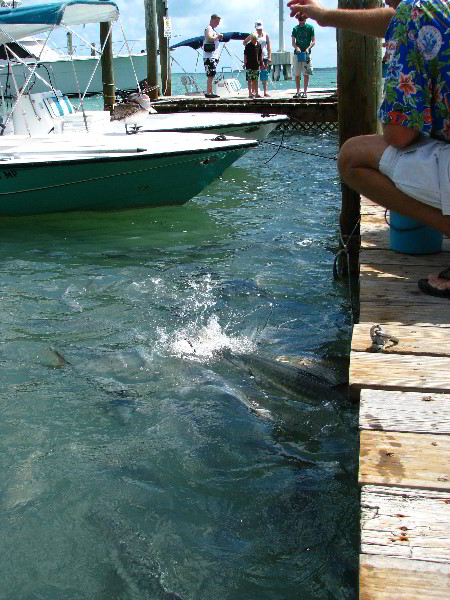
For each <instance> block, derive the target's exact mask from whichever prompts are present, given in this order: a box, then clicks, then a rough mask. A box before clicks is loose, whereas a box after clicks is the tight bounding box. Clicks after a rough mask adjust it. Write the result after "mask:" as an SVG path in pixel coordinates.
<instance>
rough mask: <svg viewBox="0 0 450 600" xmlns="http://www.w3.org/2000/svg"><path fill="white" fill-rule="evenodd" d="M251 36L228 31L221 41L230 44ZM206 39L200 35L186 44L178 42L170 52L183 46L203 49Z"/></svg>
mask: <svg viewBox="0 0 450 600" xmlns="http://www.w3.org/2000/svg"><path fill="white" fill-rule="evenodd" d="M248 35H250V34H249V33H240V32H239V31H228V32H227V33H224V34H223V38H222V39H221V40H220V41H221V42H229V41H230V40H245V38H246V37H247V36H248ZM203 41H204V37H203V36H202V35H199V36H198V37H194V38H189V39H188V40H184V42H178V44H174V45H173V46H170V50H175V48H181V47H182V46H188V47H189V48H193V49H194V50H197V49H198V48H202V47H203Z"/></svg>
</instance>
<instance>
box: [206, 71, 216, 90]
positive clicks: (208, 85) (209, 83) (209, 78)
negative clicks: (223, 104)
mask: <svg viewBox="0 0 450 600" xmlns="http://www.w3.org/2000/svg"><path fill="white" fill-rule="evenodd" d="M213 79H214V78H213V76H212V75H210V76H209V77H208V81H207V83H206V93H207V94H212V84H213Z"/></svg>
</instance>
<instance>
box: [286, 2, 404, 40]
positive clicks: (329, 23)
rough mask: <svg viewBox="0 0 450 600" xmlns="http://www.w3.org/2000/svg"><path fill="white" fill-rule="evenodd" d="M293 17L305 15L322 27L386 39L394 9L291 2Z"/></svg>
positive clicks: (289, 4) (289, 3)
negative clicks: (337, 6) (338, 6)
mask: <svg viewBox="0 0 450 600" xmlns="http://www.w3.org/2000/svg"><path fill="white" fill-rule="evenodd" d="M288 6H289V8H290V9H291V17H295V16H296V15H297V14H298V13H303V14H305V15H306V16H307V17H309V18H310V19H313V20H314V21H316V22H317V23H318V25H320V26H322V27H336V28H337V29H348V30H349V31H355V32H356V33H362V34H364V35H370V36H372V37H380V38H382V37H384V34H385V33H386V29H387V28H388V25H389V23H390V20H391V19H392V17H393V15H394V12H395V11H394V9H392V8H388V7H386V8H368V9H343V8H326V7H325V6H323V5H322V4H320V2H318V1H317V0H290V2H288Z"/></svg>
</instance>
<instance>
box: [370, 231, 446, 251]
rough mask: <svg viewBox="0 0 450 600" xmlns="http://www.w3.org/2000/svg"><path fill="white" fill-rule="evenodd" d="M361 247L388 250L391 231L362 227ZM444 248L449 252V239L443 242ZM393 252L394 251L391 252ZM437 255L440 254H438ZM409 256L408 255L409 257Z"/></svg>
mask: <svg viewBox="0 0 450 600" xmlns="http://www.w3.org/2000/svg"><path fill="white" fill-rule="evenodd" d="M361 236H362V237H361V246H363V247H364V248H371V247H377V248H383V249H386V250H388V248H389V229H388V227H387V226H386V229H381V228H376V227H373V226H371V227H366V228H363V227H361ZM442 248H443V249H444V250H446V251H447V252H448V250H449V249H450V241H449V240H448V238H445V239H444V240H443V242H442ZM389 251H390V252H393V251H392V250H389ZM395 254H403V253H402V252H395ZM436 254H440V252H437V253H436ZM407 256H408V255H407ZM409 256H432V255H417V254H410V255H409Z"/></svg>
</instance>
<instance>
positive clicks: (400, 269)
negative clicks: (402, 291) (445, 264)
mask: <svg viewBox="0 0 450 600" xmlns="http://www.w3.org/2000/svg"><path fill="white" fill-rule="evenodd" d="M441 262H442V261H441ZM449 264H450V255H449ZM438 269H440V266H437V265H436V267H434V268H433V265H431V268H430V269H429V271H425V270H424V266H423V265H417V264H396V263H391V264H385V265H377V264H375V263H363V264H361V265H360V279H361V281H363V280H364V281H365V282H366V281H376V282H377V283H379V284H380V285H384V284H385V283H386V282H387V281H391V282H400V281H402V280H403V281H404V282H409V283H412V284H414V285H415V286H417V282H418V281H419V279H421V278H423V277H426V276H427V275H428V274H429V273H436V272H438ZM449 312H450V311H449ZM449 318H450V317H449Z"/></svg>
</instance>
